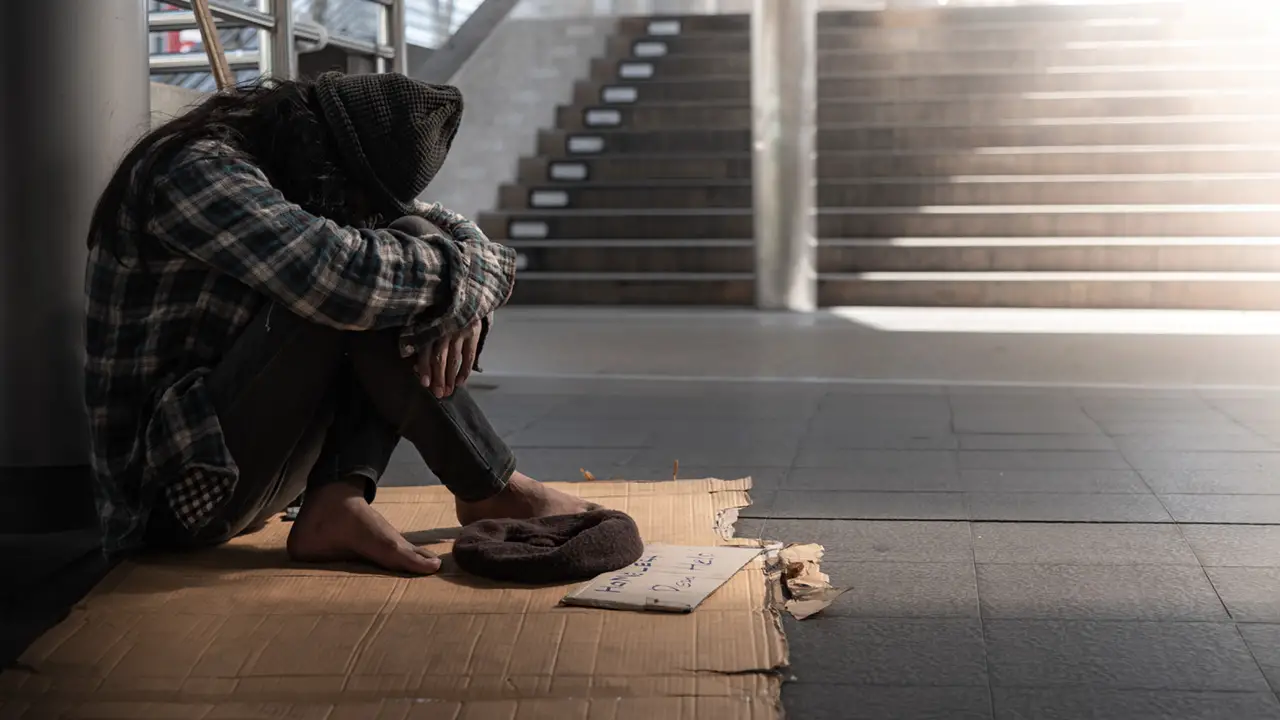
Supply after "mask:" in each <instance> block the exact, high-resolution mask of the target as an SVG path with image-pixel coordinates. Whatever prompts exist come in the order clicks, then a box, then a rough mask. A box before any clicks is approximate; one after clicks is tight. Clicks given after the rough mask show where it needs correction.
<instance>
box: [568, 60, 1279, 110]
mask: <svg viewBox="0 0 1280 720" xmlns="http://www.w3.org/2000/svg"><path fill="white" fill-rule="evenodd" d="M1278 84H1280V66H1278V65H1250V66H1243V67H1229V66H1219V67H1205V66H1195V65H1193V66H1187V67H1175V66H1168V65H1160V66H1155V65H1152V66H1138V67H1134V66H1126V67H1123V68H1111V69H1106V68H1103V67H1102V66H1097V67H1088V68H1069V69H1067V71H1062V72H1056V71H1055V72H1038V71H1028V70H1026V69H1024V68H1019V69H1017V70H1014V71H1005V72H985V73H977V72H956V73H951V74H941V73H939V74H933V75H918V74H895V73H867V74H864V75H861V76H825V77H820V78H818V90H817V92H818V99H819V102H822V101H829V100H845V99H862V100H886V101H890V100H892V101H899V102H900V101H902V100H906V99H919V100H936V99H941V98H946V97H955V96H957V95H959V96H969V95H975V94H982V95H1015V96H1022V95H1025V94H1026V93H1086V92H1087V93H1095V94H1098V93H1105V92H1111V93H1123V94H1129V95H1132V94H1134V93H1138V92H1151V93H1165V92H1169V91H1177V90H1179V89H1181V88H1188V87H1192V88H1200V87H1214V88H1217V89H1219V90H1227V89H1229V90H1241V89H1251V88H1273V89H1274V88H1275V87H1277V85H1278ZM573 102H574V103H575V104H580V105H588V104H602V105H621V106H626V105H635V104H638V103H651V102H659V103H673V102H684V103H707V104H734V105H744V104H747V105H749V104H750V102H751V81H750V79H749V78H745V77H744V78H737V77H729V78H709V79H708V78H693V79H678V78H656V79H617V80H582V81H579V82H578V83H577V84H576V85H575V86H574V92H573Z"/></svg>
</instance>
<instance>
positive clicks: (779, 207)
mask: <svg viewBox="0 0 1280 720" xmlns="http://www.w3.org/2000/svg"><path fill="white" fill-rule="evenodd" d="M816 46H817V2H816V0H754V2H753V3H752V6H751V114H752V143H753V148H754V151H753V157H752V177H753V185H754V202H755V241H756V304H757V306H759V307H760V308H763V309H766V310H793V311H801V312H803V311H810V310H813V309H814V307H815V306H816V305H817V269H816V264H817V240H816V237H815V234H816V218H815V212H816V211H815V205H816V190H815V185H816V174H815V161H814V155H815V152H816V146H815V143H816V135H817V87H818V81H817V47H816Z"/></svg>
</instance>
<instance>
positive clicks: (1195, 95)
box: [556, 88, 1280, 132]
mask: <svg viewBox="0 0 1280 720" xmlns="http://www.w3.org/2000/svg"><path fill="white" fill-rule="evenodd" d="M1195 115H1201V116H1207V115H1223V116H1250V115H1252V116H1264V115H1280V88H1271V89H1250V90H1247V91H1217V90H1207V91H1187V92H1184V93H1179V94H1169V95H1166V96H1162V97H1150V96H1141V95H1138V96H1131V97H1123V96H1122V97H1100V98H1098V97H1088V96H1086V97H1071V96H1070V95H1068V96H1049V97H1019V96H1012V95H995V96H982V95H975V96H970V97H960V98H944V99H923V100H907V101H903V102H895V101H892V100H884V99H874V100H865V99H863V100H859V99H841V100H824V101H822V102H820V103H819V104H818V123H819V125H821V126H824V127H829V126H843V125H855V124H859V123H862V124H867V125H886V126H902V125H917V126H918V125H925V124H930V123H932V124H935V125H995V124H1001V123H1008V122H1011V121H1053V120H1059V119H1061V120H1065V119H1069V118H1090V117H1093V118H1097V117H1138V116H1146V117H1150V118H1153V119H1158V118H1169V119H1176V118H1183V117H1187V116H1195ZM708 127H713V128H721V129H747V128H750V127H751V107H750V106H749V105H747V104H738V105H732V104H704V103H644V104H642V105H635V106H606V105H597V104H594V103H588V104H586V105H564V106H561V107H559V108H557V114H556V128H558V129H560V130H565V131H573V132H583V131H590V130H609V129H620V130H633V131H657V130H689V129H699V128H708Z"/></svg>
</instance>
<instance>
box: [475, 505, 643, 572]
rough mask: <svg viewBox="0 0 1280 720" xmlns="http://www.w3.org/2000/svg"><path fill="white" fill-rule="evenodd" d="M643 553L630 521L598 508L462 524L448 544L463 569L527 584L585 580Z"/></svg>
mask: <svg viewBox="0 0 1280 720" xmlns="http://www.w3.org/2000/svg"><path fill="white" fill-rule="evenodd" d="M643 553H644V541H643V540H642V539H641V538H640V529H639V528H638V527H636V522H635V520H632V519H631V516H630V515H627V514H626V513H622V512H618V511H616V510H605V509H603V508H600V509H593V510H590V511H588V512H584V513H578V514H576V515H557V516H553V517H545V518H536V519H533V520H481V521H479V522H475V523H472V524H470V525H468V526H466V527H465V528H463V529H462V534H461V535H459V536H458V539H457V541H455V542H454V544H453V557H454V560H456V561H457V563H458V567H460V568H462V569H463V570H465V571H467V572H469V573H471V574H472V575H477V576H480V577H483V578H488V579H490V580H498V581H501V582H512V583H521V584H526V585H554V584H560V583H568V582H577V581H580V580H589V579H591V578H593V577H595V576H597V575H599V574H601V573H607V572H613V571H614V570H620V569H622V568H624V567H626V566H628V565H630V564H631V563H633V562H635V561H636V560H639V559H640V556H641V555H642V554H643Z"/></svg>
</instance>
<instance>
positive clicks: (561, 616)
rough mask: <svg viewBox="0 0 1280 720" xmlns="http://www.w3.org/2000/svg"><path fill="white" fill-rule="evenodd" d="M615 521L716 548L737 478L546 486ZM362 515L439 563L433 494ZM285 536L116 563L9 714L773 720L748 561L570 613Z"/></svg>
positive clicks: (37, 665)
mask: <svg viewBox="0 0 1280 720" xmlns="http://www.w3.org/2000/svg"><path fill="white" fill-rule="evenodd" d="M559 487H560V488H561V489H563V490H565V491H567V492H570V493H573V494H576V495H580V496H582V497H584V498H587V499H590V500H591V501H593V502H596V503H599V504H601V505H604V506H606V507H609V508H613V509H617V510H621V511H623V512H626V513H628V514H630V515H631V516H632V517H633V518H635V520H636V522H637V523H638V524H639V526H640V529H641V532H642V533H643V535H644V537H645V539H646V541H647V542H651V543H655V544H665V545H671V546H694V547H713V548H717V552H719V549H720V548H722V547H724V546H728V545H730V544H731V543H730V542H729V541H727V540H725V539H724V537H723V535H722V533H723V528H721V527H719V526H718V525H719V523H720V522H721V521H722V520H723V518H724V517H725V512H724V511H725V510H727V509H729V508H735V507H742V506H745V505H747V504H748V503H749V499H748V497H747V491H748V489H749V488H750V487H751V482H750V480H737V481H725V480H690V481H682V482H646V483H626V482H593V483H580V484H569V485H560V486H559ZM377 508H378V509H379V510H380V511H381V512H382V513H383V515H384V516H386V518H387V519H388V520H389V521H390V522H391V524H392V525H393V526H395V527H396V528H398V529H400V530H401V531H403V532H406V533H407V534H408V536H409V537H410V539H412V540H414V541H415V542H420V543H423V544H426V545H427V546H428V547H429V548H431V549H433V550H435V551H437V552H440V553H447V552H448V550H449V544H448V541H447V539H446V536H447V533H448V531H444V532H442V531H439V530H432V529H433V528H452V527H454V526H456V522H457V521H456V518H455V517H454V508H453V498H452V496H450V495H449V494H448V492H447V491H446V490H445V489H444V488H441V487H425V488H386V489H385V490H383V491H381V492H379V495H378V501H377ZM289 527H290V525H289V524H288V523H284V522H272V523H270V524H269V525H268V526H267V527H266V528H265V529H263V530H262V531H260V532H257V533H254V534H252V535H247V536H245V537H242V538H237V539H236V540H234V541H232V542H231V543H228V544H227V545H225V546H222V547H219V548H214V549H211V550H209V551H204V552H199V553H194V554H183V555H175V556H172V557H151V558H146V559H139V560H134V561H129V562H126V563H123V564H122V565H120V566H119V567H117V568H116V570H115V571H113V572H112V574H111V575H110V576H109V577H108V578H107V579H106V580H104V581H103V582H102V583H101V584H100V585H99V586H98V587H97V588H95V589H94V591H93V592H92V593H91V594H90V595H89V596H88V597H87V598H86V599H85V600H84V601H83V602H82V603H80V604H79V605H78V606H77V607H76V608H75V609H74V610H73V611H72V613H71V615H70V616H69V617H68V618H67V619H66V620H65V621H64V622H62V623H61V624H60V625H58V626H57V627H55V628H53V629H52V630H50V631H49V632H48V633H46V634H45V635H44V636H43V637H41V638H40V639H39V640H37V641H36V642H35V643H34V644H33V645H32V646H31V647H30V648H29V649H28V650H27V652H26V653H24V654H23V656H22V658H21V660H20V663H19V664H18V665H17V667H16V668H15V669H9V670H6V671H5V672H3V674H0V716H4V717H6V718H46V717H64V716H70V717H119V718H131V719H134V720H155V719H156V718H192V717H201V718H206V720H212V719H213V718H250V719H258V718H280V717H285V716H287V717H297V718H311V717H316V718H325V719H326V720H371V719H372V718H382V717H387V718H395V719H396V720H414V719H418V720H429V719H430V720H434V719H435V718H442V717H444V718H467V720H511V718H516V717H519V718H530V719H534V718H545V719H547V720H551V719H554V720H561V719H562V718H574V719H575V720H594V719H596V718H608V719H609V720H652V719H653V718H655V717H661V718H664V720H665V719H667V718H670V719H671V720H695V719H696V720H730V719H733V720H737V719H739V718H741V719H743V720H776V719H777V718H779V717H781V709H780V704H779V694H780V689H781V676H780V673H779V669H780V668H781V667H783V666H784V665H785V664H786V646H785V643H784V641H783V638H782V633H781V628H780V626H779V623H778V619H777V615H776V613H775V611H774V610H773V609H772V607H771V605H770V604H769V599H768V597H767V580H766V578H765V574H764V563H763V560H762V559H759V558H757V559H755V560H750V561H746V565H745V566H744V567H743V568H742V570H741V571H739V572H737V573H736V574H733V575H732V577H730V578H729V579H728V581H727V582H725V583H724V584H723V585H722V586H720V587H719V589H718V590H716V592H714V593H713V594H711V595H710V596H708V597H707V598H706V599H705V600H704V601H703V602H702V604H701V605H700V606H699V607H698V609H697V612H692V613H683V614H676V613H639V612H608V611H603V610H599V609H594V608H583V607H566V606H563V605H562V604H561V602H560V601H561V599H562V598H563V597H564V595H565V593H566V592H567V591H568V590H569V587H568V586H563V585H562V586H553V587H541V588H526V587H512V586H506V585H501V584H497V583H494V582H491V581H486V580H482V579H479V578H475V577H472V576H469V575H466V574H464V573H462V572H461V571H459V570H457V568H456V566H453V565H452V564H451V562H450V561H449V560H448V558H447V556H446V563H445V570H444V571H443V572H442V573H440V574H439V575H436V576H433V577H428V578H406V577H394V576H388V575H384V574H377V573H372V572H369V571H368V569H367V568H364V567H358V566H331V567H316V566H304V565H294V564H290V563H289V561H288V558H287V556H286V554H285V551H284V541H285V537H286V536H287V534H288V531H289Z"/></svg>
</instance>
